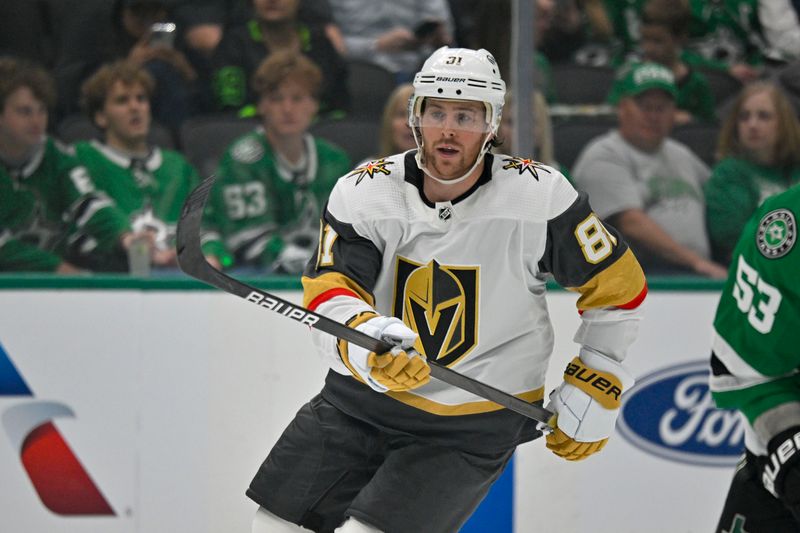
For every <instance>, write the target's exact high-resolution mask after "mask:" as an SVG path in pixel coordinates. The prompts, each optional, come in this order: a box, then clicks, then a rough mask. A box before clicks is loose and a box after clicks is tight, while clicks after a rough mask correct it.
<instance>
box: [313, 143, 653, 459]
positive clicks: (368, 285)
mask: <svg viewBox="0 0 800 533" xmlns="http://www.w3.org/2000/svg"><path fill="white" fill-rule="evenodd" d="M413 156H414V152H413V151H411V152H407V153H405V154H399V155H396V156H393V157H390V158H386V159H381V160H378V161H373V162H370V163H368V164H365V165H363V166H361V167H359V168H356V169H355V170H354V171H352V172H351V173H349V174H348V175H346V176H344V177H342V178H340V179H339V181H338V182H337V184H336V186H335V188H334V189H333V191H332V193H331V195H330V199H329V201H328V204H327V206H326V209H325V212H324V213H323V217H322V225H321V231H320V242H319V249H318V251H317V254H316V256H315V258H314V259H313V260H312V263H310V264H309V267H308V268H307V270H306V273H305V275H304V277H303V286H304V304H305V305H306V306H307V307H309V308H311V309H313V310H315V311H317V312H318V313H320V314H323V315H326V316H328V317H330V318H332V319H334V320H337V321H340V322H344V323H347V322H348V321H351V320H353V319H354V318H355V317H356V316H357V315H359V314H361V313H363V312H368V311H373V310H374V311H377V312H378V313H379V314H382V315H393V316H396V317H399V318H401V319H402V320H403V321H404V322H405V323H406V324H407V325H409V327H411V328H412V329H414V330H415V331H416V332H417V333H418V334H419V339H418V341H417V343H416V345H415V348H416V349H417V350H418V351H419V352H420V353H422V354H424V355H425V356H426V357H427V358H428V359H430V360H436V361H437V362H439V363H441V364H443V365H446V366H448V367H450V368H451V369H453V370H455V371H457V372H460V373H462V374H465V375H467V376H470V377H472V378H475V379H477V380H480V381H482V382H484V383H487V384H489V385H492V386H494V387H496V388H498V389H501V390H503V391H505V392H508V393H510V394H514V395H516V396H518V397H520V398H523V399H525V400H527V401H530V402H535V401H540V400H542V399H543V396H544V379H545V372H546V370H547V365H548V361H549V359H550V354H551V351H552V347H553V331H552V327H551V324H550V319H549V315H548V311H547V304H546V301H545V282H546V278H547V275H548V274H552V276H553V278H554V279H555V280H556V281H557V282H558V283H559V284H560V285H562V286H563V287H566V288H568V289H570V290H575V291H577V292H579V293H580V294H581V296H580V298H579V299H578V310H579V311H580V312H581V313H582V320H583V324H582V326H581V328H580V330H579V331H578V333H577V335H576V337H575V340H576V342H578V343H580V344H582V345H583V346H584V347H585V348H584V349H592V350H595V351H597V352H599V353H601V354H604V355H607V356H609V357H612V358H614V359H616V360H622V359H623V358H624V356H625V351H626V349H627V347H628V346H629V344H630V343H631V342H632V341H633V339H634V337H635V330H636V322H637V321H638V318H639V304H640V303H641V302H642V301H643V299H644V297H645V294H646V292H647V287H646V283H645V278H644V274H643V272H642V270H641V268H640V266H639V263H638V262H637V261H636V259H635V257H634V256H633V254H632V252H631V251H630V249H629V248H628V246H627V245H626V244H625V243H624V241H623V240H622V238H621V237H620V235H619V234H618V233H617V232H616V230H614V229H613V228H611V227H609V226H605V225H603V224H602V223H601V222H600V220H599V219H598V217H597V216H596V215H595V214H594V213H593V212H592V210H591V208H590V206H589V203H588V201H587V198H586V196H585V195H582V194H578V192H576V191H575V189H574V188H573V187H572V186H571V185H570V183H569V182H568V181H567V180H566V178H564V176H563V175H562V174H561V173H560V172H558V171H557V170H555V169H553V168H551V167H548V166H545V165H542V164H540V163H538V162H535V161H532V160H528V159H521V158H517V157H510V156H505V155H497V154H494V155H492V154H487V155H486V159H485V166H484V171H483V174H482V175H481V177H480V179H479V180H478V182H477V183H476V184H475V186H474V187H472V188H471V189H470V190H469V191H468V192H467V193H465V194H463V195H462V196H461V197H459V198H456V199H455V200H453V201H451V202H439V203H432V202H430V201H428V200H427V199H426V198H425V196H424V194H423V193H422V183H423V175H422V172H421V171H420V170H419V169H418V168H417V165H416V163H415V161H414V157H413ZM312 335H313V336H314V341H315V344H316V345H317V347H318V348H319V350H320V351H321V353H322V355H323V357H324V358H325V359H326V360H327V362H328V363H329V365H330V367H331V370H332V371H331V372H329V374H328V378H327V379H326V384H325V387H324V389H323V392H322V394H323V396H324V397H325V398H326V399H327V400H328V401H330V402H331V403H333V404H334V405H336V406H337V407H339V408H340V409H342V410H343V411H345V412H346V413H348V414H350V415H351V416H353V417H355V418H359V419H362V420H365V421H367V422H369V423H371V424H375V425H378V426H379V427H382V428H384V429H386V430H389V431H399V432H405V433H411V434H414V435H417V436H421V437H423V438H430V439H433V440H436V441H438V442H440V443H442V444H443V445H453V446H458V447H460V448H462V449H469V450H473V451H488V450H493V451H497V450H498V449H501V448H503V447H510V446H514V445H516V444H519V443H520V442H524V441H526V440H529V439H531V438H534V437H535V436H536V435H537V432H536V431H535V427H534V424H533V423H532V421H530V420H528V419H526V418H525V417H523V416H521V415H518V414H516V413H513V412H511V411H508V410H507V409H504V408H502V407H500V406H498V405H496V404H494V403H492V402H488V401H486V400H483V399H482V398H479V397H477V396H475V395H473V394H471V393H469V392H466V391H464V390H461V389H459V388H456V387H453V386H450V385H448V384H446V383H444V382H441V381H438V380H431V382H430V383H428V384H427V385H425V386H423V387H420V388H418V389H415V390H413V391H411V392H401V393H396V392H389V393H387V394H385V395H384V394H379V393H377V392H374V391H373V390H372V389H370V388H369V387H367V386H365V385H364V384H362V383H361V382H360V381H358V380H357V379H356V378H355V377H353V376H352V375H351V373H350V372H349V370H348V369H347V367H346V366H345V365H344V363H343V362H342V359H341V357H340V354H339V350H338V343H337V339H335V338H333V337H331V336H330V335H327V334H325V333H321V332H317V331H314V332H313V333H312Z"/></svg>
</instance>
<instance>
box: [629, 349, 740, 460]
mask: <svg viewBox="0 0 800 533" xmlns="http://www.w3.org/2000/svg"><path fill="white" fill-rule="evenodd" d="M708 376H709V369H708V362H707V361H705V360H701V361H692V362H687V363H682V364H677V365H673V366H669V367H666V368H663V369H660V370H657V371H655V372H652V373H650V374H648V375H646V376H642V377H640V378H639V379H638V380H637V382H636V385H635V386H634V387H633V388H632V389H631V390H630V391H629V392H628V394H626V395H625V396H623V406H622V412H621V414H620V417H619V421H618V423H617V429H619V431H620V433H621V434H622V435H623V437H625V439H627V440H628V441H629V442H630V443H631V444H633V445H634V446H636V447H637V448H640V449H642V450H644V451H645V452H647V453H650V454H653V455H655V456H658V457H661V458H662V459H666V460H669V461H677V462H679V463H686V464H692V465H698V466H720V467H730V466H733V465H735V464H736V463H737V461H738V459H739V457H740V456H741V454H742V452H743V451H744V422H743V420H742V418H741V416H740V415H739V413H737V412H736V411H732V410H723V409H717V408H716V407H715V406H714V401H713V400H712V398H711V391H710V390H709V388H708Z"/></svg>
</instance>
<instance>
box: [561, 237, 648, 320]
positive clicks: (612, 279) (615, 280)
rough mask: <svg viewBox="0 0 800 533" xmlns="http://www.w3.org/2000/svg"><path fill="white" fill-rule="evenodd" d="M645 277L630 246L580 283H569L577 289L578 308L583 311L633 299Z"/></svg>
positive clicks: (640, 288) (616, 304) (642, 287)
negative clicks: (603, 267) (592, 275)
mask: <svg viewBox="0 0 800 533" xmlns="http://www.w3.org/2000/svg"><path fill="white" fill-rule="evenodd" d="M646 283H647V281H646V280H645V277H644V272H643V271H642V267H641V266H640V265H639V261H637V260H636V257H634V255H633V252H631V250H630V249H628V250H626V251H625V253H624V254H622V256H621V257H620V258H619V259H617V260H616V261H615V262H614V263H613V264H611V265H610V266H609V267H608V268H606V269H604V270H603V271H601V272H598V273H597V275H595V276H594V277H593V278H592V279H590V280H589V281H588V282H587V283H585V284H583V285H581V286H580V287H569V290H571V291H575V292H579V293H580V294H581V297H580V298H578V303H577V305H578V309H580V310H582V311H585V310H587V309H593V308H598V307H611V306H621V305H625V304H627V303H629V302H631V301H633V300H634V299H635V298H636V297H637V296H639V295H640V294H641V293H642V290H643V289H644V287H645V285H646Z"/></svg>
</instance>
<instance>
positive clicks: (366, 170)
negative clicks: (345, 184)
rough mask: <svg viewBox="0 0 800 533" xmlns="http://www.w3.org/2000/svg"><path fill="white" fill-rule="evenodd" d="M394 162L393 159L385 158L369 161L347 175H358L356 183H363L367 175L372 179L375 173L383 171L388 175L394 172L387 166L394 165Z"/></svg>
mask: <svg viewBox="0 0 800 533" xmlns="http://www.w3.org/2000/svg"><path fill="white" fill-rule="evenodd" d="M393 164H394V163H393V162H391V161H386V160H385V159H378V160H377V161H369V162H367V163H366V164H364V165H361V166H360V167H356V168H355V169H353V170H352V171H351V172H350V174H348V175H347V176H346V178H345V179H347V178H352V177H353V176H355V177H356V185H358V184H359V183H361V180H363V179H364V178H365V177H369V179H372V178H373V177H374V176H375V174H378V173H381V174H386V175H387V176H388V175H389V174H391V173H392V171H391V170H389V169H388V168H386V166H387V165H393Z"/></svg>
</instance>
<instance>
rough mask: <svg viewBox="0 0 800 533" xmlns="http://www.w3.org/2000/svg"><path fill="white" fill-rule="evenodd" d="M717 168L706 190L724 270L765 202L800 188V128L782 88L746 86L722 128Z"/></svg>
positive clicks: (709, 220)
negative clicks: (741, 234)
mask: <svg viewBox="0 0 800 533" xmlns="http://www.w3.org/2000/svg"><path fill="white" fill-rule="evenodd" d="M717 152H718V156H719V157H720V158H721V160H720V161H719V163H717V164H716V166H715V167H714V168H713V170H712V172H711V178H710V179H709V180H708V181H707V182H706V184H705V194H706V221H707V224H708V236H709V239H710V240H711V249H712V252H713V256H714V257H715V258H716V259H717V260H718V261H720V262H721V263H723V264H726V265H727V264H728V263H729V262H730V260H731V253H732V252H733V247H734V246H735V245H736V241H737V240H738V239H739V234H740V233H741V232H742V228H744V225H745V223H746V222H747V220H748V219H749V218H750V216H751V215H752V214H753V211H755V210H756V208H757V207H758V206H759V204H761V202H763V201H764V199H765V198H767V197H769V196H772V195H775V194H778V193H780V192H783V191H785V190H786V189H788V188H789V187H791V186H792V185H794V184H796V183H800V122H799V121H798V120H797V116H796V115H795V113H794V109H793V108H792V104H791V103H790V102H789V99H788V98H787V97H786V95H785V94H784V93H783V91H782V90H781V89H780V87H779V86H777V85H775V84H774V83H773V82H769V81H758V82H753V83H751V84H749V85H747V86H746V87H745V88H744V89H742V91H741V92H740V93H739V95H738V96H737V98H736V100H735V101H734V103H733V105H732V106H731V108H730V111H729V112H728V115H727V117H726V118H725V121H724V122H723V124H722V129H721V130H720V136H719V147H718V150H717Z"/></svg>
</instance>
